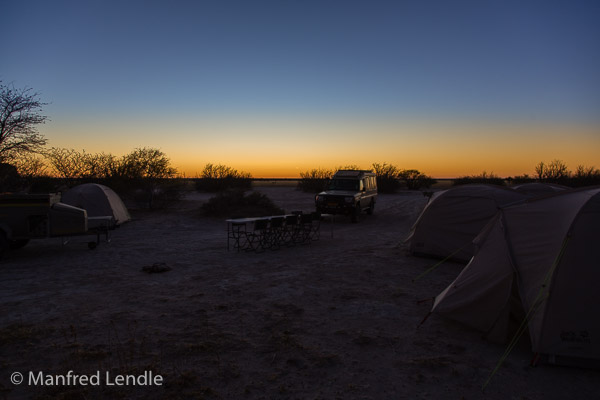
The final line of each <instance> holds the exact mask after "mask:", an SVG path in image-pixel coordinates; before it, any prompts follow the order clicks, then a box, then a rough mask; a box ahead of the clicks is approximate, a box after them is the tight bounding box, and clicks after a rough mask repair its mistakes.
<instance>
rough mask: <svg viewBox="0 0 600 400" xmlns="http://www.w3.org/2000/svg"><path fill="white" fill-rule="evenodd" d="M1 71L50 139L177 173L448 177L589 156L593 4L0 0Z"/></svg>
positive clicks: (597, 38) (597, 16) (597, 92)
mask: <svg viewBox="0 0 600 400" xmlns="http://www.w3.org/2000/svg"><path fill="white" fill-rule="evenodd" d="M2 14H3V18H2V24H1V25H0V35H1V36H2V37H3V38H5V41H4V42H5V46H4V51H3V56H2V57H1V58H0V80H2V81H3V83H4V84H12V85H14V86H15V87H17V88H23V87H30V88H32V89H34V90H35V91H36V92H38V93H39V94H40V98H41V99H42V100H43V101H44V102H47V103H48V104H47V105H46V106H45V107H44V113H45V114H46V115H47V116H48V117H49V119H50V120H49V121H48V122H47V123H46V124H44V125H42V126H40V129H39V130H40V132H41V133H42V134H44V135H45V137H46V138H47V139H48V145H49V146H50V147H65V148H73V149H77V150H83V149H84V150H86V151H87V152H106V153H112V154H115V155H120V154H125V153H128V152H130V151H132V150H133V149H135V148H139V147H153V148H159V149H161V150H162V151H163V152H165V153H166V154H167V156H169V158H170V159H171V161H172V163H173V165H174V166H175V167H177V168H178V170H179V171H180V172H181V173H184V174H185V175H186V176H188V177H194V176H197V175H198V174H199V173H200V172H201V170H202V168H203V166H204V165H205V164H207V163H213V164H226V165H229V166H232V167H234V168H237V169H239V170H243V171H247V172H250V173H251V174H252V175H253V176H255V177H297V176H299V173H300V172H302V171H307V170H309V169H313V168H335V167H336V166H341V165H349V164H354V165H358V166H360V167H361V168H370V166H371V164H372V163H383V162H387V163H392V164H394V165H396V166H398V167H399V168H407V169H418V170H420V171H422V172H424V173H426V174H428V175H431V176H434V177H438V178H444V177H457V176H464V175H472V174H479V173H481V172H483V171H486V172H488V173H490V172H493V173H495V174H498V175H500V176H514V175H521V174H525V173H528V174H533V173H534V167H535V165H536V164H537V163H538V162H540V161H546V162H548V161H551V160H553V159H561V160H563V161H564V162H565V163H566V164H567V165H568V166H569V167H570V168H571V169H575V167H576V166H577V165H579V164H583V165H587V166H596V167H598V168H600V73H599V72H598V71H600V24H599V23H598V21H599V20H600V2H598V1H595V0H591V1H582V0H565V1H553V0H544V1H528V0H522V1H512V0H505V1H485V0H473V1H463V0H454V1H427V0H422V1H377V0H375V1H353V0H347V1H328V0H319V1H316V0H315V1H311V0H305V1H300V0H296V1H291V0H290V1H287V0H278V1H276V0H273V1H261V0H256V1H252V0H245V1H229V0H224V1H217V0H214V1H208V0H207V1H202V0H198V1H181V0H169V1H153V0H146V1H113V0H106V1H100V0H96V1H85V0H78V1H62V0H57V1H45V0H43V1H40V0H31V1H30V0H23V1H20V2H7V3H5V4H4V5H3V11H2Z"/></svg>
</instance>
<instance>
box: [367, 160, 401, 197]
mask: <svg viewBox="0 0 600 400" xmlns="http://www.w3.org/2000/svg"><path fill="white" fill-rule="evenodd" d="M373 171H374V172H375V174H376V175H377V191H378V192H379V193H394V192H396V190H398V189H399V188H400V181H399V180H398V174H399V173H400V170H399V169H398V167H396V166H395V165H393V164H388V163H383V164H379V163H373Z"/></svg>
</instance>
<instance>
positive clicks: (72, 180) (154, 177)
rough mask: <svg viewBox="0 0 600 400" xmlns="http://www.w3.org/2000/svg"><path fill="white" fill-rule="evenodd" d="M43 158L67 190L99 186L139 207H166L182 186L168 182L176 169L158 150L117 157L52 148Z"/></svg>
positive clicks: (174, 174) (145, 150)
mask: <svg viewBox="0 0 600 400" xmlns="http://www.w3.org/2000/svg"><path fill="white" fill-rule="evenodd" d="M46 157H47V159H48V161H49V163H50V166H51V167H52V169H53V172H54V173H55V175H57V176H58V177H59V178H61V179H62V180H63V182H64V184H65V185H67V187H72V186H75V185H78V184H82V183H88V182H94V183H101V184H104V185H107V186H109V187H111V188H112V189H113V190H115V192H117V193H119V195H120V196H121V197H123V198H129V199H132V200H133V201H135V203H136V204H137V205H138V206H140V207H143V208H154V207H157V206H158V207H161V208H162V207H166V206H167V204H168V203H170V202H172V201H174V200H176V199H179V198H180V197H181V194H182V193H181V189H182V188H183V185H181V184H180V182H177V181H172V179H174V178H175V177H176V175H177V170H176V169H175V168H173V167H172V166H171V161H170V159H169V158H168V157H167V155H166V154H165V153H163V152H162V151H160V150H158V149H153V148H148V147H144V148H138V149H135V150H133V151H132V152H131V153H129V154H126V155H124V156H122V157H120V158H118V157H115V156H113V155H112V154H106V153H96V154H92V153H86V152H85V150H82V151H77V150H73V149H60V148H52V149H51V150H50V151H49V152H48V153H47V154H46ZM178 188H180V189H178ZM178 191H179V193H176V192H178Z"/></svg>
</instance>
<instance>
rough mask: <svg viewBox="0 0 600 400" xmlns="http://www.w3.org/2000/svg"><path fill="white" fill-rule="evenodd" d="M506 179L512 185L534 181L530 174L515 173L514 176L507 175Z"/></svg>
mask: <svg viewBox="0 0 600 400" xmlns="http://www.w3.org/2000/svg"><path fill="white" fill-rule="evenodd" d="M506 180H507V181H509V182H510V184H512V185H521V184H523V183H531V182H535V181H536V179H535V178H534V177H532V176H529V175H528V174H524V175H517V176H515V177H509V178H506Z"/></svg>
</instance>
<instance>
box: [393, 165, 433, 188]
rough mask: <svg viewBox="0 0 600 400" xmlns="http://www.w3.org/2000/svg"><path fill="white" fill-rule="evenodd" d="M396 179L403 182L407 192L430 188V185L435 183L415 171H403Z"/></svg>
mask: <svg viewBox="0 0 600 400" xmlns="http://www.w3.org/2000/svg"><path fill="white" fill-rule="evenodd" d="M398 178H399V179H400V180H401V181H404V184H405V185H406V188H407V189H409V190H419V189H421V188H426V189H427V188H430V187H431V185H434V184H435V183H437V181H436V180H435V179H433V178H432V177H430V176H427V175H425V174H423V173H421V172H419V171H418V170H416V169H403V170H402V171H400V172H399V173H398Z"/></svg>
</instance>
